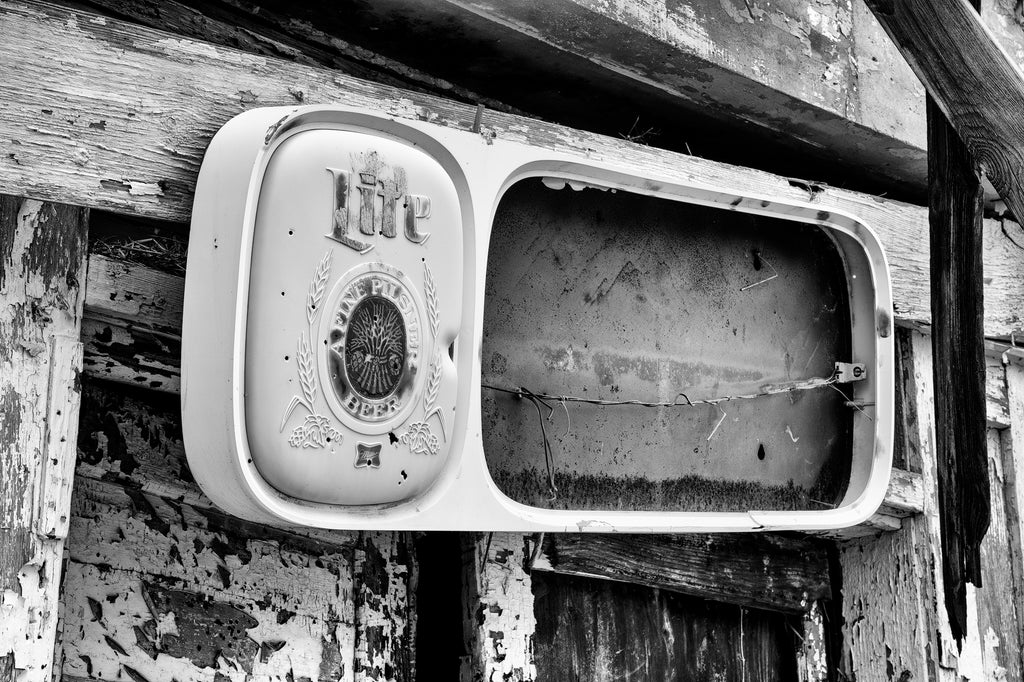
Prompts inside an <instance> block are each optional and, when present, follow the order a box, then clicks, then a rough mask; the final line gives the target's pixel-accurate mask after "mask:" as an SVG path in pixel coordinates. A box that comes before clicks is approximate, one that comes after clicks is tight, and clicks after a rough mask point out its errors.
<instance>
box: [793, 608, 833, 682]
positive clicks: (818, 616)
mask: <svg viewBox="0 0 1024 682" xmlns="http://www.w3.org/2000/svg"><path fill="white" fill-rule="evenodd" d="M803 621H804V622H803V626H804V627H803V634H802V635H801V640H800V650H799V652H798V653H797V673H798V674H799V679H800V682H829V670H830V669H831V668H832V667H831V666H829V661H828V645H827V641H828V634H827V632H826V628H825V616H824V613H823V611H822V608H821V606H820V604H819V603H818V602H814V603H813V604H811V608H810V610H808V611H807V613H806V614H804V618H803Z"/></svg>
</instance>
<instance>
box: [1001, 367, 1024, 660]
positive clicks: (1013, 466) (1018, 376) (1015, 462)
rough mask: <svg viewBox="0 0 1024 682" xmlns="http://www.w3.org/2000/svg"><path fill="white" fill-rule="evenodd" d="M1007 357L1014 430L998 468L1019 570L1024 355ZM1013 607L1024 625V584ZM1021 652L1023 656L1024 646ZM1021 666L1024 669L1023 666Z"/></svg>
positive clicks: (1005, 438) (1012, 556) (1005, 439)
mask: <svg viewBox="0 0 1024 682" xmlns="http://www.w3.org/2000/svg"><path fill="white" fill-rule="evenodd" d="M1004 357H1005V358H1006V383H1007V393H1008V395H1009V409H1010V424H1011V426H1010V428H1009V429H1006V430H1004V431H1002V432H1001V434H1000V438H1001V441H1002V462H1001V463H1000V467H999V468H1000V469H1001V471H1002V473H1003V477H1002V482H1003V495H1002V496H1003V504H1004V509H1005V511H1006V536H1007V548H1008V553H1009V560H1010V564H1011V565H1012V566H1014V567H1017V568H1020V567H1024V364H1022V360H1024V354H1022V353H1021V351H1020V350H1017V349H1014V350H1012V351H1008V352H1007V353H1006V355H1005V356H1004ZM1022 573H1024V571H1022ZM1018 580H1024V576H1021V575H1020V574H1018ZM1014 604H1015V606H1016V611H1017V618H1018V621H1019V622H1021V621H1024V584H1022V583H1021V582H1018V588H1017V590H1016V591H1015V594H1014ZM1022 626H1024V623H1022ZM1021 652H1022V656H1024V646H1022V649H1021ZM1021 665H1022V669H1024V662H1022V664H1021Z"/></svg>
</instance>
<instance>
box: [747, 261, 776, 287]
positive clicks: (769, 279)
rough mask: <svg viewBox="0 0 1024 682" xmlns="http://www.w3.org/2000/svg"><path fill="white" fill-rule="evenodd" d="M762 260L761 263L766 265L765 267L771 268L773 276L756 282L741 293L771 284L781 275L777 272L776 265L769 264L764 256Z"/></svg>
mask: <svg viewBox="0 0 1024 682" xmlns="http://www.w3.org/2000/svg"><path fill="white" fill-rule="evenodd" d="M760 258H761V262H762V263H764V264H765V265H767V266H768V267H770V268H771V269H772V274H771V275H770V276H769V277H765V278H764V279H762V280H760V281H758V282H754V283H753V284H748V285H747V286H745V287H741V288H740V291H747V290H748V289H753V288H754V287H757V286H761V285H762V284H764V283H766V282H770V281H772V280H773V279H775V278H776V277H778V276H779V273H778V272H777V271H776V270H775V266H774V265H772V264H771V263H769V262H768V260H767V259H766V258H765V257H764V256H760Z"/></svg>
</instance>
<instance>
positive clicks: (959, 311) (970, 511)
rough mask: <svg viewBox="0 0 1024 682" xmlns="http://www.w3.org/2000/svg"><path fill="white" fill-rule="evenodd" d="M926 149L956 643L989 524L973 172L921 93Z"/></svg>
mask: <svg viewBox="0 0 1024 682" xmlns="http://www.w3.org/2000/svg"><path fill="white" fill-rule="evenodd" d="M953 51H954V52H955V50H953ZM928 143H929V144H928V183H929V195H930V200H929V215H928V217H929V224H930V228H931V286H932V334H931V340H932V356H933V362H932V376H933V380H934V385H935V387H936V391H935V425H936V428H935V436H936V439H935V447H936V463H937V466H938V486H939V518H940V520H941V528H942V557H943V561H942V569H943V586H944V588H945V591H946V600H945V603H946V610H947V612H948V614H949V618H950V627H951V629H952V632H953V636H954V637H955V638H956V639H957V641H960V640H962V639H963V638H964V635H965V633H966V632H967V583H968V582H971V583H974V584H975V585H977V586H979V587H980V586H981V580H982V571H981V565H980V562H981V541H982V538H983V537H984V536H985V531H986V530H987V529H988V525H989V486H988V455H987V452H986V449H985V428H986V414H985V411H986V410H985V407H986V406H985V346H984V342H985V338H984V337H985V331H984V313H983V308H984V305H983V302H984V298H983V297H984V286H983V284H982V282H983V279H984V273H983V271H982V267H983V266H982V257H981V253H982V249H981V241H982V211H983V209H984V206H983V196H982V187H981V177H980V175H979V173H978V168H977V165H976V164H975V162H974V161H973V159H972V158H971V154H970V152H969V151H968V150H967V148H966V147H965V146H964V144H963V143H962V142H961V140H960V138H959V137H957V133H956V131H955V130H953V128H952V127H951V126H950V125H949V123H948V122H947V121H946V119H945V117H944V116H943V114H942V112H941V111H940V110H939V108H938V106H937V104H936V102H935V100H934V99H933V98H932V97H931V96H929V97H928ZM953 387H956V389H955V390H950V389H952V388H953Z"/></svg>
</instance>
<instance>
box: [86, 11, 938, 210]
mask: <svg viewBox="0 0 1024 682" xmlns="http://www.w3.org/2000/svg"><path fill="white" fill-rule="evenodd" d="M746 2H747V6H749V7H750V8H751V9H750V11H748V10H747V9H746V7H744V6H742V5H738V4H736V3H733V2H729V1H726V2H717V1H716V2H708V1H707V0H704V1H698V2H691V3H688V4H687V5H682V6H679V5H677V4H676V3H673V2H666V0H653V1H652V0H643V1H642V2H637V1H631V0H617V1H616V2H598V1H595V0H547V2H546V3H545V5H544V11H543V12H539V11H537V10H536V6H535V5H534V3H532V2H529V1H528V0H505V1H504V2H501V3H493V2H483V1H478V0H468V1H467V0H455V1H452V2H435V3H429V4H424V3H422V2H417V1H416V0H386V1H384V2H382V1H378V2H375V3H373V4H372V8H370V7H367V10H368V11H354V10H353V11H331V8H330V7H329V5H327V4H326V3H323V2H307V3H302V4H301V5H296V4H295V3H288V2H285V1H284V0H270V2H261V3H260V4H259V5H258V6H254V5H250V4H248V3H243V2H238V0H219V1H217V2H207V3H204V4H203V6H202V8H201V11H197V10H196V9H192V8H185V7H181V6H179V5H177V3H160V2H155V1H154V0H143V1H139V0H136V1H134V2H127V1H125V0H101V2H93V3H91V6H93V7H96V6H99V7H101V8H103V9H104V10H105V11H107V12H111V13H113V14H114V15H115V16H117V17H119V18H128V19H131V20H132V21H135V22H137V23H140V24H144V25H146V26H150V27H152V28H156V29H162V30H167V31H171V32H174V33H177V34H179V35H181V36H183V37H187V38H190V39H193V40H203V41H205V42H210V43H213V44H216V45H222V46H227V47H241V48H243V49H244V50H245V51H246V52H250V53H255V54H261V55H268V56H284V57H287V58H291V59H294V60H296V61H299V62H300V63H304V64H309V63H317V64H321V65H324V66H329V67H331V68H337V69H341V70H343V71H345V72H347V73H349V74H350V75H353V76H356V77H360V78H368V79H370V80H378V81H380V82H384V83H387V84H389V85H393V84H397V83H410V84H411V85H413V86H414V87H413V88H412V89H418V90H423V91H433V92H436V93H438V94H445V95H447V96H450V97H452V98H454V99H458V100H461V101H464V102H478V101H479V102H483V103H484V104H485V105H486V106H487V107H488V108H495V107H494V106H493V104H492V103H491V102H488V101H487V100H486V99H483V98H482V97H481V94H483V93H485V94H488V95H490V97H491V98H497V99H500V100H502V102H508V103H510V104H514V106H516V107H518V108H519V109H521V110H525V111H532V112H534V114H535V115H536V116H537V117H539V118H546V119H550V120H557V121H559V122H561V123H563V124H566V125H571V126H572V127H575V128H582V129H585V130H591V131H594V132H600V133H604V134H606V135H612V136H624V137H633V138H634V139H639V140H642V141H643V142H644V143H646V144H651V145H654V146H658V147H662V148H670V149H674V150H675V151H686V150H687V147H689V148H690V149H691V150H692V152H693V153H694V154H697V155H698V156H705V157H708V156H712V157H713V158H716V159H719V160H730V159H735V158H737V157H745V156H749V152H748V150H749V149H750V148H751V146H752V145H755V144H756V145H757V146H758V147H760V148H761V149H762V150H763V152H764V153H762V154H759V155H758V158H757V160H756V161H754V162H753V163H754V164H756V165H758V166H759V167H761V168H762V169H764V170H772V171H774V172H777V173H780V174H783V175H794V174H796V175H799V176H800V177H813V178H815V179H818V180H821V181H824V182H829V183H831V184H839V185H842V186H845V187H860V188H864V187H869V188H873V190H869V191H875V192H883V191H889V195H890V196H892V195H893V191H894V190H896V191H901V192H902V193H903V194H907V193H908V192H909V193H911V194H914V195H916V196H920V197H922V198H923V196H924V189H925V184H926V178H925V175H926V173H925V169H926V163H925V152H924V116H923V105H924V101H923V88H922V87H921V85H920V83H918V82H917V79H916V77H915V76H914V75H913V73H912V72H911V71H910V69H909V68H908V67H907V66H906V64H904V63H903V59H902V57H900V55H899V53H898V52H897V51H896V49H895V47H893V46H892V44H891V42H890V41H889V40H888V39H886V38H885V36H884V34H883V33H882V30H881V28H880V27H878V25H877V23H876V22H874V20H873V19H871V17H870V13H869V12H867V10H865V9H864V8H862V7H856V6H855V7H852V8H851V7H850V6H848V5H847V4H846V3H834V2H833V3H819V4H817V5H815V11H814V12H813V13H812V12H807V11H806V8H805V7H804V5H803V3H788V4H787V3H773V2H771V1H770V0H746ZM857 10H860V12H863V13H864V14H866V15H867V19H868V21H865V20H863V17H860V16H857ZM878 38H881V39H880V40H879V39H878ZM423 44H431V45H433V46H434V49H433V50H430V51H423V50H420V49H418V47H417V46H419V45H423ZM494 45H500V46H501V49H500V50H495V49H494ZM357 46H358V47H357ZM453 53H455V54H458V55H459V58H458V59H457V60H452V59H451V57H450V56H449V55H451V54H453ZM765 64H771V68H765ZM367 65H370V66H372V67H376V68H377V69H378V71H379V75H378V74H371V73H368V71H369V69H368V68H367ZM409 65H415V66H416V67H418V68H417V69H411V68H409ZM893 67H896V68H893ZM883 70H884V73H879V72H880V71H883ZM424 72H428V73H429V74H432V75H428V73H424ZM413 78H415V81H413V80H412V79H413ZM883 78H884V80H883ZM580 83H586V84H587V85H586V87H580ZM539 84H542V85H539ZM460 86H461V87H460ZM407 87H408V86H407ZM466 88H468V89H470V90H472V91H473V92H464V91H462V90H464V89H466ZM497 108H498V109H500V110H503V111H504V110H508V107H507V106H503V105H502V104H501V103H499V104H498V107H497ZM683 120H685V121H686V125H685V129H684V128H683V127H682V126H680V121H683ZM751 124H753V125H751ZM777 148H784V149H785V152H784V153H773V152H774V150H775V149H777ZM840 160H841V163H836V161H840Z"/></svg>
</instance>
